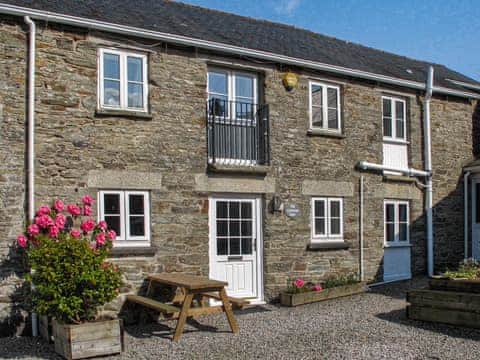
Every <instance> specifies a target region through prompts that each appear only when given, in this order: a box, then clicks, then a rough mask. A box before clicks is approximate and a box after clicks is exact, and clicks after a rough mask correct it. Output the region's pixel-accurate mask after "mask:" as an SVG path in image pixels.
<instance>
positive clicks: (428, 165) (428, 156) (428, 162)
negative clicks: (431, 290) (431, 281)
mask: <svg viewBox="0 0 480 360" xmlns="http://www.w3.org/2000/svg"><path fill="white" fill-rule="evenodd" d="M432 93H433V67H432V66H430V67H429V69H428V77H427V85H426V93H425V108H424V122H423V133H424V143H425V144H424V145H425V146H424V148H425V171H426V172H427V173H429V176H427V178H426V189H425V212H426V215H427V268H428V276H432V275H433V273H434V256H433V250H434V248H433V241H434V239H433V216H432V207H433V189H432V175H431V174H432V142H431V130H430V100H431V98H432Z"/></svg>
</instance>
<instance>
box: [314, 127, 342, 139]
mask: <svg viewBox="0 0 480 360" xmlns="http://www.w3.org/2000/svg"><path fill="white" fill-rule="evenodd" d="M307 135H308V136H325V137H331V138H335V139H344V138H345V135H343V134H342V133H341V132H338V131H329V130H324V129H308V131H307Z"/></svg>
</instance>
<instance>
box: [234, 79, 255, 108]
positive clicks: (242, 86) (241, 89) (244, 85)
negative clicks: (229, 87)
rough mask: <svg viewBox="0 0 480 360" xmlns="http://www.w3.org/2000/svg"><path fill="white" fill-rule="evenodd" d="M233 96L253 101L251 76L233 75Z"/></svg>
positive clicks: (245, 100)
mask: <svg viewBox="0 0 480 360" xmlns="http://www.w3.org/2000/svg"><path fill="white" fill-rule="evenodd" d="M235 96H236V97H241V98H242V99H238V100H239V101H243V102H252V103H253V97H254V89H253V77H250V76H242V75H235ZM245 98H247V99H245Z"/></svg>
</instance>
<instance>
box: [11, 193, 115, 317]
mask: <svg viewBox="0 0 480 360" xmlns="http://www.w3.org/2000/svg"><path fill="white" fill-rule="evenodd" d="M92 205H93V198H92V197H91V196H84V197H83V198H82V204H68V205H66V206H65V203H64V202H63V201H62V200H59V199H57V200H55V201H54V202H53V204H52V206H47V205H42V206H40V208H39V209H38V210H37V213H36V216H35V219H34V221H33V223H32V224H30V225H28V226H27V228H26V231H25V233H24V234H21V235H19V236H18V237H17V244H18V246H19V247H20V248H22V249H24V250H25V254H26V257H27V261H28V264H29V266H30V267H31V268H32V269H33V270H34V271H33V272H32V273H31V274H30V275H28V276H27V281H29V282H30V283H32V284H33V285H35V287H34V288H32V290H31V296H30V299H31V300H30V302H31V303H30V307H31V308H32V310H34V311H35V312H37V313H39V314H40V315H47V316H51V317H54V318H56V319H57V320H58V321H61V322H63V323H67V324H68V323H81V322H84V321H89V320H93V319H95V317H96V316H97V311H98V308H99V307H100V306H103V305H105V304H106V303H108V302H109V301H111V300H113V299H114V298H115V297H116V296H117V294H118V288H119V287H120V284H121V280H120V279H121V278H120V273H119V271H118V268H117V267H116V266H114V265H112V264H110V263H109V262H107V261H106V260H107V256H108V254H109V252H110V250H111V248H112V242H113V241H114V240H115V238H116V234H115V231H114V230H113V229H109V228H108V225H107V223H106V222H105V221H100V222H99V223H97V222H96V221H95V220H94V219H92V218H90V217H89V216H90V215H91V214H92Z"/></svg>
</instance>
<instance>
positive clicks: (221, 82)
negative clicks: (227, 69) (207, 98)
mask: <svg viewBox="0 0 480 360" xmlns="http://www.w3.org/2000/svg"><path fill="white" fill-rule="evenodd" d="M208 92H210V93H216V94H220V95H227V94H228V79H227V74H224V73H216V72H209V73H208Z"/></svg>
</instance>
